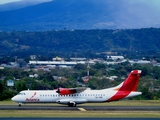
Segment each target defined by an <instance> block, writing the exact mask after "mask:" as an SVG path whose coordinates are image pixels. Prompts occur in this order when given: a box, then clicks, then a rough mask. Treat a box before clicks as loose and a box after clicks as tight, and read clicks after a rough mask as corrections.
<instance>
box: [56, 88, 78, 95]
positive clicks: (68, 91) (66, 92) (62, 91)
mask: <svg viewBox="0 0 160 120" xmlns="http://www.w3.org/2000/svg"><path fill="white" fill-rule="evenodd" d="M56 92H57V93H59V94H60V95H69V94H74V93H76V89H70V88H58V90H57V91H56Z"/></svg>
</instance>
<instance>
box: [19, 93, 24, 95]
mask: <svg viewBox="0 0 160 120" xmlns="http://www.w3.org/2000/svg"><path fill="white" fill-rule="evenodd" d="M18 95H26V94H25V93H18Z"/></svg>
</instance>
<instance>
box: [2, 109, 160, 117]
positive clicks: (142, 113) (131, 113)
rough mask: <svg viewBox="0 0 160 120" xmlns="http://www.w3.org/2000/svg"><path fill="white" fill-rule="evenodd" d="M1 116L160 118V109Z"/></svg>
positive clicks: (7, 114) (8, 112)
mask: <svg viewBox="0 0 160 120" xmlns="http://www.w3.org/2000/svg"><path fill="white" fill-rule="evenodd" d="M0 117H56V118H59V117H62V118H160V111H85V112H83V111H63V110H60V111H59V110H58V111H55V110H1V111H0Z"/></svg>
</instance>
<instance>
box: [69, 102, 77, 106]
mask: <svg viewBox="0 0 160 120" xmlns="http://www.w3.org/2000/svg"><path fill="white" fill-rule="evenodd" d="M68 106H69V107H76V103H74V102H73V103H70V102H69V103H68Z"/></svg>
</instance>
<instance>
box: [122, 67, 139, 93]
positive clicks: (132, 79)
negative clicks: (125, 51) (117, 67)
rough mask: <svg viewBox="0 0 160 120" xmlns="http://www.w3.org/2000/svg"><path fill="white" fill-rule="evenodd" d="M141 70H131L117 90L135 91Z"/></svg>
mask: <svg viewBox="0 0 160 120" xmlns="http://www.w3.org/2000/svg"><path fill="white" fill-rule="evenodd" d="M140 74H141V70H133V71H131V73H130V74H129V76H128V77H127V78H126V80H125V81H124V82H123V84H122V87H120V89H119V91H136V89H137V86H138V82H139V78H140Z"/></svg>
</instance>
